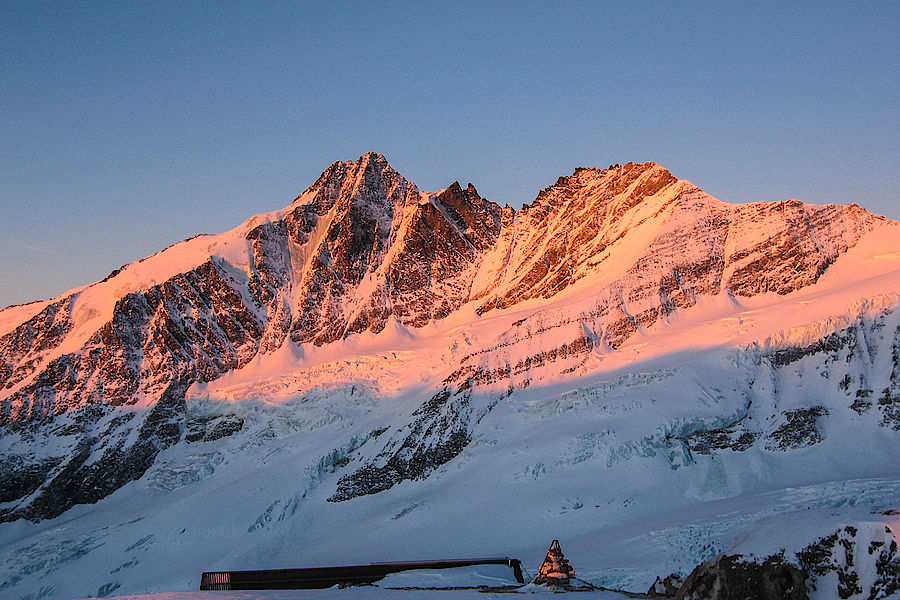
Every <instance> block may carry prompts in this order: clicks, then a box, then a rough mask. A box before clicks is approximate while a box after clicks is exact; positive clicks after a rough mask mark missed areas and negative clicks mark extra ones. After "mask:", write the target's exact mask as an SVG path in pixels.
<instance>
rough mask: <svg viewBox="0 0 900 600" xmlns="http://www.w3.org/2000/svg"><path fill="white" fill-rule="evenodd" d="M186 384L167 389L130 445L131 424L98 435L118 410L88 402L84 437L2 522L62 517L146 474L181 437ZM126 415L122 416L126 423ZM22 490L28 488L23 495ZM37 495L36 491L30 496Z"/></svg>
mask: <svg viewBox="0 0 900 600" xmlns="http://www.w3.org/2000/svg"><path fill="white" fill-rule="evenodd" d="M184 393H185V387H184V386H183V385H181V384H178V383H173V384H171V385H170V386H169V387H168V388H166V390H165V392H164V393H163V394H162V395H161V397H160V399H159V400H158V401H157V403H156V404H155V405H154V406H153V407H152V408H150V409H148V410H146V414H145V415H144V416H143V419H142V423H141V425H140V428H139V429H138V435H137V439H136V440H135V441H134V442H133V443H131V444H127V443H126V441H127V440H128V438H129V435H128V434H129V432H130V429H128V428H124V430H122V431H119V434H118V435H113V434H112V432H109V429H110V428H115V423H111V424H110V426H109V427H108V428H107V430H106V431H107V432H108V433H107V434H106V435H105V436H104V437H103V438H100V437H97V436H95V435H93V434H94V431H93V430H92V427H93V426H94V425H95V424H96V423H97V422H98V421H99V420H100V419H101V418H103V417H104V416H106V415H108V414H109V411H110V410H112V409H109V408H103V407H97V406H95V407H86V409H81V410H80V414H79V417H80V418H78V419H76V430H77V431H78V432H79V439H78V442H77V444H76V446H75V448H74V451H73V452H71V453H70V454H69V455H68V456H67V457H66V458H65V460H64V461H63V462H61V463H57V464H59V468H55V467H56V465H55V464H54V465H53V466H52V467H51V468H50V469H49V470H48V471H47V472H46V473H45V474H44V476H45V477H46V481H42V482H41V483H40V484H39V486H38V487H36V488H32V489H30V490H29V488H30V487H31V486H30V485H28V486H24V487H23V488H19V490H17V494H16V495H17V496H18V498H23V499H24V501H23V502H22V503H20V504H19V505H17V506H14V507H13V508H7V509H5V510H4V511H2V512H0V522H4V521H13V520H16V519H19V518H26V519H29V520H32V521H39V520H41V519H49V518H53V517H56V516H58V515H60V514H62V513H63V512H65V511H66V510H68V509H69V508H71V507H72V506H74V505H76V504H93V503H94V502H97V501H98V500H101V499H103V498H105V497H106V496H108V495H109V494H111V493H112V492H114V491H116V490H117V489H119V488H120V487H122V486H123V485H125V484H126V483H128V482H129V481H133V480H135V479H138V478H140V477H141V476H142V475H143V474H144V473H145V472H146V471H147V469H148V468H150V466H151V465H152V464H153V460H154V459H155V458H156V455H157V454H158V453H159V452H160V451H162V450H164V449H165V448H168V447H169V446H171V445H173V444H175V443H177V442H178V440H179V439H180V438H181V433H182V429H183V422H184V409H185V403H184ZM127 420H130V418H125V419H123V420H120V421H119V424H120V425H121V424H122V423H123V422H124V421H127ZM19 492H22V493H21V494H19ZM29 494H31V496H29Z"/></svg>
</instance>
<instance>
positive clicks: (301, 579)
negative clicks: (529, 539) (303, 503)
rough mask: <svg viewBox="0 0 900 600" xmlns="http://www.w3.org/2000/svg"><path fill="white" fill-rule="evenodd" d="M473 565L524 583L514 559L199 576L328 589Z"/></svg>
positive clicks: (254, 586) (228, 583)
mask: <svg viewBox="0 0 900 600" xmlns="http://www.w3.org/2000/svg"><path fill="white" fill-rule="evenodd" d="M475 565H506V566H508V567H510V568H512V570H513V575H514V576H515V578H516V581H518V582H519V583H525V579H524V577H523V576H522V563H521V562H520V561H519V559H517V558H509V557H508V556H504V557H502V558H464V559H453V560H419V561H409V562H382V563H370V564H368V565H353V566H344V567H308V568H302V569H270V570H264V571H213V572H206V573H203V575H202V576H201V578H200V589H201V590H299V589H320V588H329V587H332V586H334V585H363V584H367V583H374V582H376V581H378V580H379V579H382V578H384V577H385V576H387V575H389V574H391V573H399V572H401V571H409V570H413V569H453V568H458V567H471V566H475Z"/></svg>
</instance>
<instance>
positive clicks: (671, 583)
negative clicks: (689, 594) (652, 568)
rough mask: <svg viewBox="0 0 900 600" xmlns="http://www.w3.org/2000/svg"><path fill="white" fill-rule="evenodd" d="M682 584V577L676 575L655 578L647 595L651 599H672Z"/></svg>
mask: <svg viewBox="0 0 900 600" xmlns="http://www.w3.org/2000/svg"><path fill="white" fill-rule="evenodd" d="M683 584H684V577H682V576H681V575H678V574H677V573H671V574H669V575H667V576H666V577H665V578H664V579H660V578H659V577H657V578H656V581H654V582H653V585H651V586H650V589H649V590H647V595H648V596H650V597H651V598H674V597H675V596H676V594H678V590H679V589H681V586H682V585H683Z"/></svg>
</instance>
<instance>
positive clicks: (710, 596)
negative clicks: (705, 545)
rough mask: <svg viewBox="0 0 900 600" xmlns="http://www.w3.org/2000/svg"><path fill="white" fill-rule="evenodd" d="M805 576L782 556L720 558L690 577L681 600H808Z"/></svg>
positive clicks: (709, 561) (684, 586)
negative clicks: (758, 559)
mask: <svg viewBox="0 0 900 600" xmlns="http://www.w3.org/2000/svg"><path fill="white" fill-rule="evenodd" d="M805 579H806V578H805V576H804V574H803V572H802V571H801V570H800V569H798V568H797V567H796V566H794V565H792V564H790V563H787V562H785V561H784V559H783V558H782V557H780V556H770V557H769V558H767V559H765V560H764V561H763V562H762V563H756V562H752V561H749V560H745V559H744V557H742V556H740V555H730V556H729V555H719V556H716V557H715V558H712V559H710V560H708V561H706V562H705V563H703V564H702V565H700V566H698V567H697V568H696V569H694V570H693V572H691V574H690V575H688V577H687V579H685V581H684V584H683V585H682V586H681V588H680V589H679V590H678V593H677V594H676V595H675V598H678V599H679V600H806V599H807V598H808V596H807V593H806V584H805Z"/></svg>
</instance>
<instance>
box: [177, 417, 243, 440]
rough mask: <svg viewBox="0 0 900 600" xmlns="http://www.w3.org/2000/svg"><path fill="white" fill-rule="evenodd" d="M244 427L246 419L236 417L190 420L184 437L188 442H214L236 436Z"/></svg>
mask: <svg viewBox="0 0 900 600" xmlns="http://www.w3.org/2000/svg"><path fill="white" fill-rule="evenodd" d="M243 427H244V419H243V418H241V417H238V416H236V415H222V416H212V417H204V418H194V419H188V421H187V430H186V432H185V435H184V439H185V441H186V442H188V443H191V442H199V441H203V442H213V441H215V440H219V439H222V438H224V437H228V436H231V435H234V434H235V433H237V432H239V431H241V429H243Z"/></svg>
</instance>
